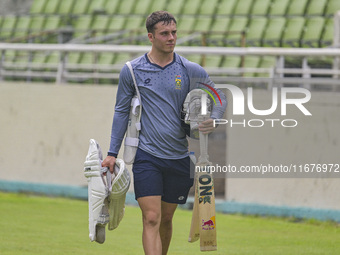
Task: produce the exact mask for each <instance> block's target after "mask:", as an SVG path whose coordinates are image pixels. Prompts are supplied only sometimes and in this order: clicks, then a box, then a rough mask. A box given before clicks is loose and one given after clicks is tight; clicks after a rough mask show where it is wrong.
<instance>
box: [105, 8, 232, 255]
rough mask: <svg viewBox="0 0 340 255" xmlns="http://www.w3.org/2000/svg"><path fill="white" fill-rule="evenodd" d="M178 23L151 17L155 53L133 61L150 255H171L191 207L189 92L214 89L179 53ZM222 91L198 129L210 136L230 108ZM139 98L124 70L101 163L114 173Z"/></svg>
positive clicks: (136, 169)
mask: <svg viewBox="0 0 340 255" xmlns="http://www.w3.org/2000/svg"><path fill="white" fill-rule="evenodd" d="M176 23H177V22H176V19H175V18H174V16H173V15H171V14H170V13H168V12H166V11H157V12H154V13H152V14H150V15H149V17H148V18H147V20H146V28H147V32H148V38H149V40H150V42H151V44H152V48H151V51H150V52H148V53H146V54H145V55H143V56H141V57H138V58H136V59H134V60H132V61H131V65H132V67H133V71H134V74H135V77H136V81H137V85H138V89H139V91H140V95H141V101H142V106H143V111H142V114H141V131H140V136H139V145H138V150H137V153H136V157H135V161H134V164H133V169H132V171H133V176H134V190H135V197H136V199H137V201H138V204H139V206H140V208H141V210H142V217H143V248H144V252H145V254H147V255H153V254H155V255H161V254H163V255H164V254H167V251H168V248H169V244H170V240H171V236H172V218H173V215H174V213H175V210H176V208H177V205H178V204H184V203H185V202H186V199H187V196H188V192H189V189H190V187H191V186H192V185H193V179H192V178H190V159H189V156H188V142H187V139H186V134H185V131H184V129H183V127H182V123H181V110H182V106H183V102H184V100H185V98H186V96H187V94H188V93H189V92H190V90H192V89H195V88H198V87H199V86H200V85H201V84H208V85H209V86H214V84H213V83H212V81H211V80H210V79H209V76H208V75H207V73H206V72H205V71H204V69H203V68H202V67H201V66H199V65H198V64H195V63H192V62H190V61H188V60H187V59H185V58H183V57H182V56H180V55H178V54H177V53H175V52H174V48H175V45H176V39H177V28H176ZM195 81H196V82H195ZM197 81H200V82H197ZM217 91H218V93H219V95H220V97H221V98H222V104H221V105H214V107H213V109H212V114H211V119H209V120H206V121H204V122H202V123H201V124H200V126H199V130H200V131H202V132H204V133H206V134H208V133H210V132H212V131H213V130H214V127H213V119H214V118H222V115H223V113H224V111H225V108H226V99H225V96H224V95H223V93H222V92H220V91H219V90H217ZM134 94H135V88H134V83H133V79H132V76H131V73H130V71H129V69H128V67H127V66H126V65H125V66H124V67H123V69H122V70H121V73H120V77H119V85H118V92H117V99H116V106H115V114H114V118H113V124H112V133H111V143H110V149H109V152H108V156H107V157H106V158H105V159H104V161H103V163H102V166H103V167H109V169H110V171H111V172H113V169H114V165H115V161H116V158H117V154H118V151H119V148H120V146H121V143H122V140H123V138H124V134H125V132H126V129H127V125H128V120H129V111H130V104H131V99H132V97H133V96H134Z"/></svg>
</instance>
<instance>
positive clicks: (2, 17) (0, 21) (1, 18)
mask: <svg viewBox="0 0 340 255" xmlns="http://www.w3.org/2000/svg"><path fill="white" fill-rule="evenodd" d="M3 20H4V16H1V15H0V30H1V26H2V21H3Z"/></svg>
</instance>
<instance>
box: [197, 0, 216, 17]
mask: <svg viewBox="0 0 340 255" xmlns="http://www.w3.org/2000/svg"><path fill="white" fill-rule="evenodd" d="M217 4H218V0H210V1H202V3H201V7H200V9H199V11H198V14H199V15H214V14H215V11H216V7H217Z"/></svg>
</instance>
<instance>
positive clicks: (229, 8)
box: [216, 0, 237, 15]
mask: <svg viewBox="0 0 340 255" xmlns="http://www.w3.org/2000/svg"><path fill="white" fill-rule="evenodd" d="M236 2H237V1H236V0H221V1H220V3H219V5H218V8H217V12H216V15H232V14H233V12H234V7H235V4H236Z"/></svg>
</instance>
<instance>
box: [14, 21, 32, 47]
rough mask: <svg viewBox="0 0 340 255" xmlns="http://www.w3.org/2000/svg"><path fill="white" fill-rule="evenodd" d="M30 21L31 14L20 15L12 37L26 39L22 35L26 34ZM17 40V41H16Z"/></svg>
mask: <svg viewBox="0 0 340 255" xmlns="http://www.w3.org/2000/svg"><path fill="white" fill-rule="evenodd" d="M30 23H31V16H20V17H19V18H18V21H17V23H16V26H15V30H14V33H13V35H12V36H13V37H14V38H22V40H20V41H21V42H22V41H26V40H25V39H24V37H26V36H27V34H28V31H29V28H30ZM16 42H18V41H16Z"/></svg>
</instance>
